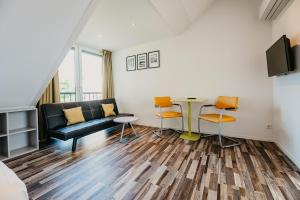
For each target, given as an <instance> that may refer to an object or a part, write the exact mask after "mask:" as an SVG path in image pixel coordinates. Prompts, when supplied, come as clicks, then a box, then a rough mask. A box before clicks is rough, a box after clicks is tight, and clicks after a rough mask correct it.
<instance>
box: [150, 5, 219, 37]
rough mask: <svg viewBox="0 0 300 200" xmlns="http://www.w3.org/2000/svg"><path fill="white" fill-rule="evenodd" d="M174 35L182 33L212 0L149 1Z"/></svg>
mask: <svg viewBox="0 0 300 200" xmlns="http://www.w3.org/2000/svg"><path fill="white" fill-rule="evenodd" d="M150 1H151V3H152V4H153V6H154V7H155V9H156V10H157V12H158V13H159V14H160V15H161V17H162V18H163V20H165V21H166V23H167V24H168V25H169V26H170V27H171V29H172V30H173V31H174V32H175V33H182V32H184V31H185V30H186V29H187V28H188V27H189V26H190V25H191V24H192V23H193V22H194V21H195V20H197V19H198V17H199V16H200V15H201V14H202V13H203V12H204V11H205V10H206V9H207V8H208V7H209V6H210V4H211V3H212V2H213V1H214V0H150Z"/></svg>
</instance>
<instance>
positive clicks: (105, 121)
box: [49, 113, 133, 140]
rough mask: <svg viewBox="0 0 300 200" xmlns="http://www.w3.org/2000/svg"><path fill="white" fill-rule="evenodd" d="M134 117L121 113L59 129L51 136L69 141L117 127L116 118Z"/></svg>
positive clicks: (51, 132) (51, 133) (53, 131)
mask: <svg viewBox="0 0 300 200" xmlns="http://www.w3.org/2000/svg"><path fill="white" fill-rule="evenodd" d="M124 116H133V115H132V114H126V113H120V114H119V115H117V116H111V117H106V118H101V119H94V120H90V121H86V122H82V123H79V124H74V125H70V126H66V127H63V128H59V129H57V130H52V131H49V133H50V136H52V137H55V138H59V139H61V140H68V139H70V138H74V137H82V136H85V135H89V134H91V133H94V132H97V131H100V130H104V129H107V128H110V127H113V126H115V125H117V124H116V123H115V122H114V121H113V120H114V119H115V118H116V117H124Z"/></svg>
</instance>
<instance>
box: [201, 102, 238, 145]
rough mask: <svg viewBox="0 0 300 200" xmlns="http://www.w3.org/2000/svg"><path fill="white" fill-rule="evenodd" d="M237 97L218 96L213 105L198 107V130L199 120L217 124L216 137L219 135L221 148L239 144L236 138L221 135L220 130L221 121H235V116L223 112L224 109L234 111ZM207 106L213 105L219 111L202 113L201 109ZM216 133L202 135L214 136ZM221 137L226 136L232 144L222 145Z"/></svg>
mask: <svg viewBox="0 0 300 200" xmlns="http://www.w3.org/2000/svg"><path fill="white" fill-rule="evenodd" d="M238 100H239V98H238V97H227V96H219V97H218V98H217V101H216V104H215V105H203V106H201V108H200V112H199V118H198V130H199V133H201V131H200V120H204V121H207V122H211V123H215V124H218V126H219V130H218V134H217V135H218V137H219V144H220V146H221V147H222V148H225V147H232V146H236V145H240V142H239V141H238V140H235V139H232V138H230V137H226V136H224V135H223V131H222V125H223V123H229V122H235V121H236V118H234V117H232V116H230V115H225V114H223V113H224V111H236V110H237V109H238ZM207 107H215V108H216V109H218V110H219V113H212V114H202V110H203V109H204V108H207ZM215 135H216V134H210V135H207V136H203V137H210V136H215ZM222 138H227V139H228V140H231V141H232V142H233V144H230V145H223V143H222Z"/></svg>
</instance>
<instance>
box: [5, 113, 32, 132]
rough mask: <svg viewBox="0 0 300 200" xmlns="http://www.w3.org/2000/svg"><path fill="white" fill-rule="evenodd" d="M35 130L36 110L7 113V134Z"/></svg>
mask: <svg viewBox="0 0 300 200" xmlns="http://www.w3.org/2000/svg"><path fill="white" fill-rule="evenodd" d="M36 129H37V116H36V110H35V109H34V110H25V111H18V112H9V113H8V134H17V133H23V132H26V131H32V130H36Z"/></svg>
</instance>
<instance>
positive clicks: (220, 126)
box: [219, 122, 241, 148]
mask: <svg viewBox="0 0 300 200" xmlns="http://www.w3.org/2000/svg"><path fill="white" fill-rule="evenodd" d="M222 132H223V131H222V123H221V122H220V123H219V144H220V146H221V147H222V148H227V147H234V146H238V145H240V144H241V143H240V141H238V140H235V139H233V138H230V137H227V136H223V134H222ZM222 138H227V139H228V140H231V141H232V142H233V143H232V144H228V145H223V143H222Z"/></svg>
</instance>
